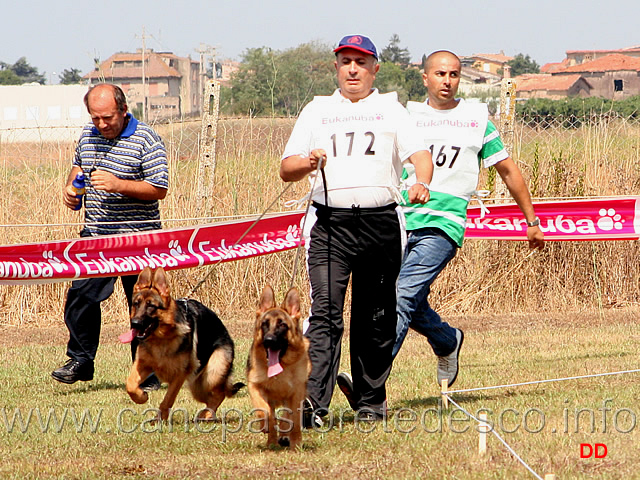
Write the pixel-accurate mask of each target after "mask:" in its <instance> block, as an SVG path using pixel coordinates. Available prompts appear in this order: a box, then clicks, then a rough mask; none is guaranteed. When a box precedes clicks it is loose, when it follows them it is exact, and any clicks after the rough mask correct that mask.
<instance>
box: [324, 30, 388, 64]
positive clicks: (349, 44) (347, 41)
mask: <svg viewBox="0 0 640 480" xmlns="http://www.w3.org/2000/svg"><path fill="white" fill-rule="evenodd" d="M345 48H353V49H354V50H358V51H360V52H363V53H368V54H369V55H373V57H374V58H375V59H376V60H378V51H377V50H376V46H375V45H374V44H373V42H372V41H371V39H370V38H369V37H365V36H364V35H347V36H346V37H343V38H342V40H340V43H339V44H338V46H337V47H336V48H335V49H334V50H333V52H334V53H338V52H339V51H340V50H344V49H345Z"/></svg>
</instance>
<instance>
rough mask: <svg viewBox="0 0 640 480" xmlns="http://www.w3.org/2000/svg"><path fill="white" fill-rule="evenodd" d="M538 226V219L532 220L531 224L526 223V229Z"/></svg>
mask: <svg viewBox="0 0 640 480" xmlns="http://www.w3.org/2000/svg"><path fill="white" fill-rule="evenodd" d="M538 225H540V219H539V218H538V217H536V218H534V219H533V222H527V227H537V226H538Z"/></svg>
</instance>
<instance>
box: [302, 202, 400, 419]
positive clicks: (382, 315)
mask: <svg viewBox="0 0 640 480" xmlns="http://www.w3.org/2000/svg"><path fill="white" fill-rule="evenodd" d="M395 206H396V205H395V204H392V205H389V206H386V207H381V208H369V209H366V208H358V207H353V208H348V209H337V208H327V207H324V206H321V205H317V204H314V207H315V216H316V222H315V224H314V225H313V226H312V227H311V229H310V240H309V248H308V251H307V264H308V265H307V266H308V270H309V280H310V282H311V300H312V303H311V315H310V317H309V327H308V329H307V331H306V336H307V337H308V338H309V340H310V349H309V356H310V358H311V365H312V367H311V375H310V377H309V382H308V384H307V393H308V396H309V398H310V399H311V401H312V402H313V404H314V407H315V408H317V409H319V410H320V412H321V413H322V412H324V411H328V408H329V403H330V402H331V397H332V395H333V391H334V388H335V384H336V378H337V375H338V369H339V366H340V353H341V348H340V345H341V339H342V333H343V330H344V321H343V310H344V299H345V293H346V290H347V286H348V284H349V277H350V276H351V280H352V302H351V335H350V343H349V346H350V355H351V374H352V377H353V386H354V393H355V395H356V398H357V403H358V408H363V407H367V408H370V409H371V410H373V411H375V412H378V413H385V408H386V397H387V395H386V389H385V382H386V380H387V377H388V376H389V373H390V371H391V363H392V350H393V345H394V342H395V335H396V333H395V331H396V280H397V277H398V273H399V271H400V263H401V260H402V245H401V230H400V223H399V220H398V214H397V212H396V210H395Z"/></svg>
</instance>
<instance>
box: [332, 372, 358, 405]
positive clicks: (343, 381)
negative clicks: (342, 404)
mask: <svg viewBox="0 0 640 480" xmlns="http://www.w3.org/2000/svg"><path fill="white" fill-rule="evenodd" d="M336 383H337V384H338V388H339V389H340V391H341V392H342V393H344V396H345V397H347V402H349V406H350V407H351V410H353V411H354V412H357V411H358V404H357V403H356V395H355V392H354V391H353V380H352V379H351V375H349V374H348V373H346V372H342V373H339V374H338V379H337V380H336Z"/></svg>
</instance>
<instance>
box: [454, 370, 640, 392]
mask: <svg viewBox="0 0 640 480" xmlns="http://www.w3.org/2000/svg"><path fill="white" fill-rule="evenodd" d="M637 372H640V369H635V370H621V371H619V372H607V373H594V374H591V375H578V376H575V377H563V378H552V379H548V380H534V381H531V382H522V383H510V384H506V385H493V386H490V387H477V388H465V389H461V390H449V391H448V392H446V393H445V392H443V395H445V394H446V395H451V394H452V393H468V392H479V391H481V390H495V389H497V388H508V387H520V386H523V385H536V384H538V383H551V382H563V381H566V380H577V379H580V378H593V377H606V376H609V375H622V374H624V373H637Z"/></svg>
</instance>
